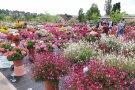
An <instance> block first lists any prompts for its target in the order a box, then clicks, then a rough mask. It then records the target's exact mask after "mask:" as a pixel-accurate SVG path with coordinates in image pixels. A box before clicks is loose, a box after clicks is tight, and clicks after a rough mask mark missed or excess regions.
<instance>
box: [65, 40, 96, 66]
mask: <svg viewBox="0 0 135 90" xmlns="http://www.w3.org/2000/svg"><path fill="white" fill-rule="evenodd" d="M86 46H87V47H86ZM88 46H89V45H88V43H84V42H80V43H73V44H70V45H69V46H68V47H67V48H66V49H65V50H64V55H65V57H66V58H67V59H69V60H70V61H71V62H72V63H85V62H87V61H90V60H91V59H94V58H96V57H97V54H96V52H95V51H94V49H92V48H90V47H88Z"/></svg>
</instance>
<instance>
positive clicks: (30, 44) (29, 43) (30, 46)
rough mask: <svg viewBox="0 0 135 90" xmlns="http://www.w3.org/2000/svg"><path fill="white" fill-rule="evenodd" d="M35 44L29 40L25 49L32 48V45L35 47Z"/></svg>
mask: <svg viewBox="0 0 135 90" xmlns="http://www.w3.org/2000/svg"><path fill="white" fill-rule="evenodd" d="M35 44H36V42H35V41H31V40H29V41H27V48H34V45H35Z"/></svg>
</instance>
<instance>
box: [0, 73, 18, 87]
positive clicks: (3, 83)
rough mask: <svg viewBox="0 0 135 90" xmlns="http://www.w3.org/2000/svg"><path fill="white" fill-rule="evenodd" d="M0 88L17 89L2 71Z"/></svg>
mask: <svg viewBox="0 0 135 90" xmlns="http://www.w3.org/2000/svg"><path fill="white" fill-rule="evenodd" d="M0 90H17V89H16V88H15V87H14V86H13V85H12V84H11V83H10V82H9V81H8V80H7V78H6V77H5V76H4V75H3V74H2V73H1V72H0Z"/></svg>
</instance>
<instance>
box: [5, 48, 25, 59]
mask: <svg viewBox="0 0 135 90" xmlns="http://www.w3.org/2000/svg"><path fill="white" fill-rule="evenodd" d="M22 51H23V52H25V54H22ZM7 53H8V56H7V59H8V60H9V61H16V60H22V59H23V58H24V57H25V56H26V55H27V52H26V50H25V49H19V48H14V49H13V50H12V51H9V52H7Z"/></svg>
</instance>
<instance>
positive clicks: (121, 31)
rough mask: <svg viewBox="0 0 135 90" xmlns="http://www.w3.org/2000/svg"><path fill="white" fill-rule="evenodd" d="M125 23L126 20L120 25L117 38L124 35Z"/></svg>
mask: <svg viewBox="0 0 135 90" xmlns="http://www.w3.org/2000/svg"><path fill="white" fill-rule="evenodd" d="M124 29H125V22H124V19H123V20H122V21H120V22H119V23H118V31H117V37H118V36H119V35H123V34H124Z"/></svg>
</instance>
